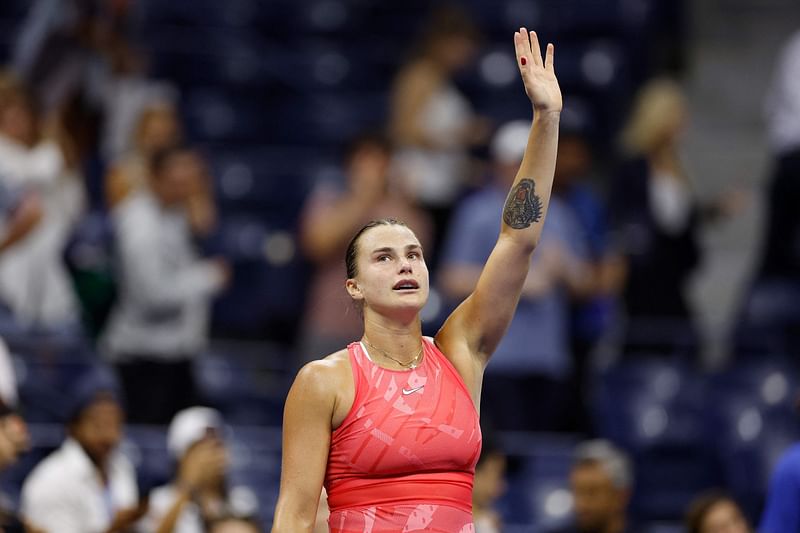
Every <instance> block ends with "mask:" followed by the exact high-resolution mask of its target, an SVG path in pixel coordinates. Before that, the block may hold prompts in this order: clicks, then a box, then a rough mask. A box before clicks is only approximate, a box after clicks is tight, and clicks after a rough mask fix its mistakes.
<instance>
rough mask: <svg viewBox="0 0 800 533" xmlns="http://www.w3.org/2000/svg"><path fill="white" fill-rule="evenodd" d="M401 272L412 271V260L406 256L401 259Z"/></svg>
mask: <svg viewBox="0 0 800 533" xmlns="http://www.w3.org/2000/svg"><path fill="white" fill-rule="evenodd" d="M400 273H401V274H403V273H411V261H409V260H408V259H407V258H404V259H402V260H401V261H400Z"/></svg>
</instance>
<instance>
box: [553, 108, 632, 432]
mask: <svg viewBox="0 0 800 533" xmlns="http://www.w3.org/2000/svg"><path fill="white" fill-rule="evenodd" d="M585 120H586V119H585V118H575V119H573V120H569V119H567V120H564V119H562V126H561V129H560V131H559V140H558V158H557V160H556V174H555V178H554V180H553V194H554V195H555V196H557V197H558V198H559V199H560V200H561V201H563V202H564V203H565V204H566V205H568V206H569V207H570V208H571V209H572V212H573V213H574V214H575V218H576V220H577V222H578V226H579V228H580V231H581V233H582V234H583V236H584V240H585V242H586V261H587V265H588V272H587V273H588V275H589V276H590V277H591V279H592V283H591V288H590V289H589V290H588V291H587V294H586V295H583V296H584V297H581V298H572V300H571V306H570V307H571V312H570V341H571V342H570V347H571V351H572V361H573V372H572V382H571V385H570V389H571V390H572V391H573V392H572V394H571V395H570V398H571V401H570V406H569V410H568V414H567V415H565V418H566V420H569V421H570V422H569V424H568V426H569V429H570V430H571V431H574V432H580V433H584V434H587V433H591V422H590V417H589V415H588V413H587V412H586V394H585V383H586V382H587V378H588V376H587V369H588V367H589V359H590V356H591V354H592V351H593V349H594V347H595V346H596V345H597V343H598V341H600V339H601V338H602V337H603V335H604V334H606V333H607V332H608V331H609V328H610V326H611V325H612V323H613V319H614V317H615V316H614V315H615V313H614V311H615V308H616V297H617V295H618V292H619V284H620V280H619V275H618V272H619V268H618V262H619V261H618V259H617V257H616V254H614V253H613V250H612V247H611V246H610V236H611V232H610V226H609V221H608V213H607V209H606V206H605V200H604V199H603V198H602V197H601V196H600V194H599V192H598V191H597V190H596V189H595V187H594V186H593V184H592V183H591V182H590V181H589V180H590V179H591V178H592V177H593V176H592V175H591V173H592V171H593V170H594V169H593V154H592V148H591V145H590V142H589V140H588V139H587V138H586V133H585V131H586V128H587V126H586V125H585Z"/></svg>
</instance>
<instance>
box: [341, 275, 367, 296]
mask: <svg viewBox="0 0 800 533" xmlns="http://www.w3.org/2000/svg"><path fill="white" fill-rule="evenodd" d="M344 287H345V289H347V293H348V294H349V295H350V298H352V299H353V300H357V301H361V300H363V299H364V295H363V294H362V292H361V288H360V287H359V286H358V282H357V281H356V280H355V279H353V278H350V279H348V280H347V281H346V282H345V284H344Z"/></svg>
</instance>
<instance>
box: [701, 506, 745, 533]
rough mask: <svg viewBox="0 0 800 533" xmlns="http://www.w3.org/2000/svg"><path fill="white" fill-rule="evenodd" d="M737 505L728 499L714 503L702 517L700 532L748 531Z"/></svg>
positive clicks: (729, 532) (736, 532) (725, 532)
mask: <svg viewBox="0 0 800 533" xmlns="http://www.w3.org/2000/svg"><path fill="white" fill-rule="evenodd" d="M749 532H750V528H749V527H748V525H747V520H745V518H744V516H743V515H742V512H741V510H739V507H738V506H737V505H736V504H735V503H733V502H732V501H730V500H722V501H719V502H717V503H716V504H714V505H713V506H712V507H711V508H710V509H709V510H708V511H707V512H706V515H705V517H704V518H703V521H702V524H701V525H700V533H749Z"/></svg>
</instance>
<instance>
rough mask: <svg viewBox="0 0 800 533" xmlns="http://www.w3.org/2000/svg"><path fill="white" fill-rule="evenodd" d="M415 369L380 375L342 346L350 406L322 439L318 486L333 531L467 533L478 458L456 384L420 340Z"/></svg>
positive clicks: (446, 364) (477, 439)
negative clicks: (324, 456)
mask: <svg viewBox="0 0 800 533" xmlns="http://www.w3.org/2000/svg"><path fill="white" fill-rule="evenodd" d="M423 343H424V356H423V360H422V363H421V364H420V365H419V366H418V367H417V368H415V369H412V370H390V369H386V368H382V367H380V366H378V365H376V364H375V363H373V362H372V361H371V360H370V359H369V356H368V355H367V353H366V352H365V349H364V346H363V345H362V344H361V343H357V342H354V343H352V344H350V346H348V348H347V349H348V352H349V355H350V364H351V366H352V369H353V379H354V382H355V399H354V401H353V406H352V408H351V409H350V412H349V413H348V415H347V417H345V419H344V421H343V422H342V425H341V426H339V428H337V429H336V431H334V432H333V435H332V437H331V445H330V455H329V457H328V468H327V472H326V474H325V488H326V489H327V492H328V506H329V507H330V510H331V516H330V519H329V522H328V523H329V525H330V530H331V532H333V533H351V532H353V533H355V532H358V533H365V532H369V533H378V532H390V531H391V532H400V531H418V530H419V531H421V530H425V531H436V532H442V533H444V532H447V533H471V532H473V531H474V526H473V524H472V482H473V478H474V474H475V463H476V462H477V460H478V455H479V454H480V450H481V431H480V425H479V423H478V413H477V411H476V410H475V405H474V404H473V401H472V398H471V397H470V395H469V392H468V391H467V389H466V387H465V385H464V382H463V380H462V379H461V376H460V375H459V374H458V372H457V371H456V370H455V368H454V367H453V366H452V364H451V363H450V361H448V360H447V358H446V357H445V356H444V354H442V352H440V351H439V349H438V348H437V347H436V346H435V345H434V344H433V342H431V341H430V340H428V339H423Z"/></svg>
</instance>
